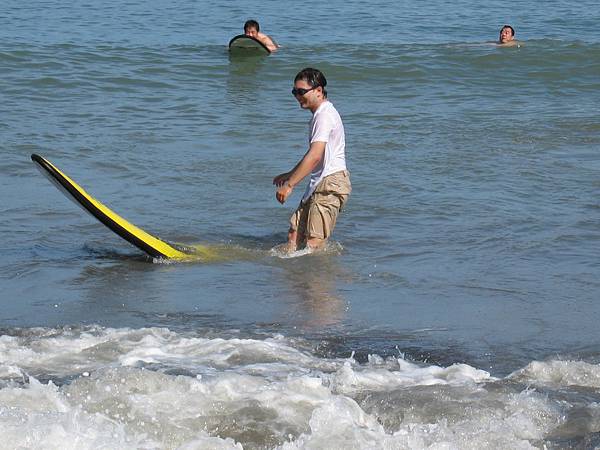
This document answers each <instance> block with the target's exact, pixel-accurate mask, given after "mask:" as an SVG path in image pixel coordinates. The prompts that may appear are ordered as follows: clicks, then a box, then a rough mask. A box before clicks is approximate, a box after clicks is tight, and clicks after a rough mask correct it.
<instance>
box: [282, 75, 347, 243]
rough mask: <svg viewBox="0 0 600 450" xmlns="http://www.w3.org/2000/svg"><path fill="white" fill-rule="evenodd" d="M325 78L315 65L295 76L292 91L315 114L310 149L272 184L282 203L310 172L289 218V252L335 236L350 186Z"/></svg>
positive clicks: (343, 141)
mask: <svg viewBox="0 0 600 450" xmlns="http://www.w3.org/2000/svg"><path fill="white" fill-rule="evenodd" d="M326 86H327V80H326V79H325V76H324V75H323V74H322V73H321V72H320V71H319V70H317V69H312V68H306V69H303V70H301V71H300V72H299V73H298V74H297V75H296V78H295V79H294V88H293V89H292V94H293V95H294V97H296V100H297V101H298V103H299V104H300V107H301V108H302V109H308V110H310V112H311V113H312V115H313V116H312V119H311V121H310V126H309V148H308V151H307V152H306V154H305V155H304V157H303V158H302V159H301V160H300V161H299V162H298V164H296V166H294V168H293V169H292V170H290V171H289V172H286V173H282V174H280V175H277V176H276V177H275V178H274V179H273V184H274V185H276V186H277V192H276V194H275V196H276V198H277V200H278V201H279V202H280V203H282V204H283V203H284V202H285V201H286V200H287V198H288V197H289V195H290V194H291V193H292V190H293V189H294V187H295V186H296V185H297V184H298V183H300V181H302V179H303V178H304V177H305V176H307V175H308V174H310V182H309V184H308V186H307V188H306V191H305V192H304V195H303V197H302V200H301V202H300V205H299V206H298V209H297V210H296V212H294V214H293V215H292V217H291V218H290V229H289V232H288V251H290V252H292V251H295V250H296V249H298V248H300V247H303V246H306V247H308V248H309V249H314V250H316V249H321V248H323V246H324V245H325V244H326V242H327V239H328V238H329V236H330V235H331V233H332V231H333V229H334V227H335V222H336V219H337V216H338V214H339V212H340V210H341V209H342V207H343V206H344V203H345V202H346V200H347V199H348V196H349V195H350V192H351V191H352V188H351V186H350V175H349V173H348V171H347V170H346V154H345V148H346V139H345V135H344V125H343V123H342V119H341V117H340V115H339V114H338V112H337V110H336V109H335V108H334V107H333V104H332V103H331V102H330V101H329V100H328V99H327V91H326V90H325V87H326Z"/></svg>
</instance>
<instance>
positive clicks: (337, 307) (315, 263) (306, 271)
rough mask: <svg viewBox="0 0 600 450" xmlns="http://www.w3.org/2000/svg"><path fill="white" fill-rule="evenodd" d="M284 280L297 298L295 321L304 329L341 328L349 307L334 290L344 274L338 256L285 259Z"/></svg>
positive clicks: (327, 255) (327, 253)
mask: <svg viewBox="0 0 600 450" xmlns="http://www.w3.org/2000/svg"><path fill="white" fill-rule="evenodd" d="M282 266H283V269H284V270H283V276H284V281H285V283H286V284H287V285H288V287H289V290H291V291H292V294H295V295H294V297H295V298H297V299H298V303H297V304H295V305H293V306H294V307H295V316H296V317H295V318H294V319H293V321H294V322H298V323H299V326H300V327H302V328H303V329H306V330H320V331H323V329H324V328H325V327H336V326H340V325H342V323H343V321H344V319H345V318H346V312H347V310H348V304H347V301H346V299H344V297H343V296H342V295H341V293H340V292H339V290H338V287H337V281H338V279H339V278H340V276H341V275H343V272H342V268H341V267H340V265H339V262H338V257H337V255H334V254H331V253H330V252H326V253H322V254H316V255H305V256H301V257H298V258H295V259H292V260H285V262H284V264H283V265H282Z"/></svg>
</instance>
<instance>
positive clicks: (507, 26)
mask: <svg viewBox="0 0 600 450" xmlns="http://www.w3.org/2000/svg"><path fill="white" fill-rule="evenodd" d="M505 28H509V29H510V32H511V33H512V35H513V36H514V35H515V29H514V28H513V27H511V26H510V25H504V26H503V27H502V28H500V31H502V30H504V29H505Z"/></svg>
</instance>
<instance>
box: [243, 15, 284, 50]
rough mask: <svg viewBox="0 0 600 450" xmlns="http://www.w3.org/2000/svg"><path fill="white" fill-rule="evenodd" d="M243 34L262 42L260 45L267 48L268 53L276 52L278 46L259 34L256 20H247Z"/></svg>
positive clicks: (264, 35) (267, 37) (262, 34)
mask: <svg viewBox="0 0 600 450" xmlns="http://www.w3.org/2000/svg"><path fill="white" fill-rule="evenodd" d="M244 34H245V35H246V36H250V37H253V38H254V39H256V40H257V41H260V42H262V44H263V45H264V46H265V47H267V48H268V49H269V50H270V51H272V52H274V51H276V50H277V49H278V48H279V46H278V45H277V44H275V42H274V41H273V39H271V38H270V37H269V36H267V35H266V34H264V33H261V32H260V25H259V24H258V22H257V21H256V20H247V21H246V23H245V24H244Z"/></svg>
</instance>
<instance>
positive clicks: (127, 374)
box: [0, 327, 564, 450]
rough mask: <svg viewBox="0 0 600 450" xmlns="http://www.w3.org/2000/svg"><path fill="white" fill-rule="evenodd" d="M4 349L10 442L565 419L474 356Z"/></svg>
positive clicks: (496, 436) (248, 438) (383, 443)
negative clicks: (444, 360)
mask: <svg viewBox="0 0 600 450" xmlns="http://www.w3.org/2000/svg"><path fill="white" fill-rule="evenodd" d="M0 346H1V351H0V355H1V358H2V361H1V362H2V366H3V367H4V370H3V371H2V372H0V377H1V379H2V384H0V387H1V388H0V434H2V435H3V436H6V437H7V438H5V439H4V440H3V441H4V442H11V445H12V447H6V446H5V444H2V443H0V448H18V447H24V448H78V449H87V448H89V449H91V448H100V447H104V448H124V449H128V448H142V449H146V448H147V449H150V448H152V449H154V448H185V449H196V448H211V449H212V448H217V449H241V448H258V447H260V448H281V449H286V450H291V449H300V448H302V449H322V448H328V449H330V448H332V449H335V448H344V449H352V448H356V449H366V448H373V449H374V448H472V449H476V448H483V447H488V448H533V446H534V445H535V443H536V442H538V441H539V440H541V439H544V437H545V436H546V435H548V433H550V432H551V431H552V430H553V429H555V428H556V427H557V426H559V425H560V424H561V421H563V420H564V411H563V408H564V406H561V405H560V404H559V403H556V402H553V401H551V400H550V399H548V398H547V397H546V396H544V395H542V394H540V393H537V392H535V391H533V390H525V391H522V392H519V391H518V390H515V389H514V388H509V386H514V383H512V384H511V383H506V382H504V381H503V380H499V379H497V378H494V377H492V376H490V374H489V373H487V372H485V371H482V370H478V369H476V368H473V367H471V366H468V365H466V364H455V365H452V366H449V367H439V366H432V365H423V364H416V363H413V362H410V361H406V360H404V359H402V358H386V359H384V358H381V357H378V356H376V355H373V356H371V357H370V358H369V361H368V362H367V363H364V364H359V363H357V362H356V361H355V360H354V359H352V358H349V359H323V358H319V357H317V356H314V355H312V354H310V353H307V352H305V351H302V350H299V349H298V348H295V347H294V346H293V345H292V341H289V340H288V339H286V338H284V337H282V336H272V337H268V338H266V339H263V340H259V339H225V338H211V339H209V338H204V337H197V336H191V335H181V334H178V333H175V332H172V331H169V330H167V329H162V328H148V329H140V330H131V329H102V328H99V327H90V328H88V329H85V330H37V331H36V332H33V333H32V332H30V333H27V334H26V335H23V336H3V337H2V338H0ZM524 370H525V369H524ZM39 377H43V378H44V379H45V380H48V379H52V380H54V381H44V382H40V381H38V379H39ZM24 431H25V432H24ZM3 445H4V446H3Z"/></svg>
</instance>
